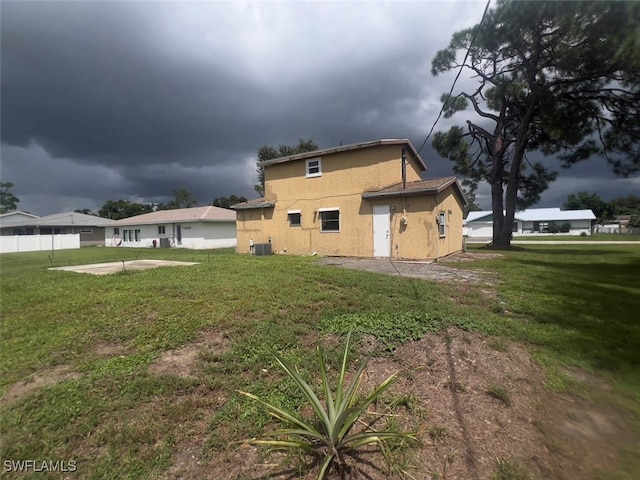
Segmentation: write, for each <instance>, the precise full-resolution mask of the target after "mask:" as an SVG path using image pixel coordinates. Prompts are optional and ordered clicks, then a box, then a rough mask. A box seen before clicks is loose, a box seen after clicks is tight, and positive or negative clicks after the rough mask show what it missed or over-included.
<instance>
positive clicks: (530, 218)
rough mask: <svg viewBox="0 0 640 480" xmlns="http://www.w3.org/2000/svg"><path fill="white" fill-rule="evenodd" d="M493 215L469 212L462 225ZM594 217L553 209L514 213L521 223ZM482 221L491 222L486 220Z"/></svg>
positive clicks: (582, 211)
mask: <svg viewBox="0 0 640 480" xmlns="http://www.w3.org/2000/svg"><path fill="white" fill-rule="evenodd" d="M491 215H493V212H492V211H491V210H483V211H478V212H469V215H467V218H465V219H464V223H469V222H475V221H478V220H482V219H485V218H486V217H490V216H491ZM595 218H596V216H595V215H594V213H593V212H592V211H591V210H560V209H559V208H557V207H554V208H529V209H526V210H520V211H518V212H516V214H515V219H516V220H520V221H521V222H545V221H546V222H554V221H555V222H559V221H567V220H595ZM484 221H487V222H488V221H492V220H491V219H486V220H484Z"/></svg>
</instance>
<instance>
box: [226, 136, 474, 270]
mask: <svg viewBox="0 0 640 480" xmlns="http://www.w3.org/2000/svg"><path fill="white" fill-rule="evenodd" d="M400 158H401V146H398V145H392V146H381V147H376V148H367V149H363V150H357V151H351V152H342V153H340V154H335V155H331V156H329V157H324V158H322V176H320V177H315V178H306V177H305V171H306V170H305V169H306V166H305V161H304V160H301V161H295V162H289V163H284V164H277V165H272V166H270V167H268V168H266V169H265V180H266V192H265V197H266V198H267V199H268V200H272V201H275V202H276V205H275V207H273V208H264V209H251V210H238V212H237V226H238V228H237V234H238V247H237V251H238V253H249V251H250V241H251V240H253V241H254V242H255V243H268V242H269V241H271V245H272V250H273V252H274V253H290V254H297V255H308V254H311V253H313V252H315V253H317V254H318V255H334V256H354V257H372V256H373V206H374V205H389V206H390V207H391V216H390V226H389V231H390V237H391V252H390V256H391V257H393V258H404V259H433V258H436V256H438V257H441V256H444V255H447V254H449V253H453V252H456V251H460V250H461V249H462V205H461V204H460V201H459V199H458V197H457V196H456V195H454V190H453V187H450V188H449V189H447V191H445V192H443V193H442V194H440V195H438V196H437V198H436V196H415V197H405V198H398V197H395V198H388V199H371V200H369V199H363V198H362V192H364V191H367V190H375V189H380V188H383V187H386V186H389V185H392V184H394V183H398V182H400V181H402V165H401V160H400ZM417 180H420V172H419V170H418V168H417V167H416V166H415V164H414V163H413V162H410V163H409V165H408V167H407V181H408V182H412V181H417ZM332 208H338V209H339V210H340V231H339V232H321V231H320V226H321V220H320V215H319V211H320V210H321V209H332ZM441 210H442V211H445V212H446V213H447V218H448V231H447V235H446V236H445V237H443V238H440V236H439V235H438V227H437V224H436V223H435V220H436V216H437V215H438V213H439V212H440V211H441ZM290 211H296V212H298V211H299V212H300V213H301V216H302V225H301V226H290V225H289V221H288V213H289V212H290ZM449 211H451V214H449V213H448V212H449ZM402 217H405V218H406V224H403V223H402V221H401V219H402Z"/></svg>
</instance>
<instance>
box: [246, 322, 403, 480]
mask: <svg viewBox="0 0 640 480" xmlns="http://www.w3.org/2000/svg"><path fill="white" fill-rule="evenodd" d="M350 339H351V332H349V334H348V335H347V340H346V344H345V349H344V355H343V357H342V368H341V369H340V372H339V378H338V381H337V385H336V388H335V392H334V394H332V392H331V388H330V387H329V381H328V378H327V368H326V362H325V359H324V355H323V353H322V348H321V346H320V345H318V350H317V351H318V365H319V367H320V375H321V381H322V388H323V394H324V397H325V405H326V408H325V405H323V404H322V402H321V401H320V399H319V398H318V397H317V396H316V394H315V393H314V392H313V389H312V388H311V387H310V386H309V384H308V383H307V382H306V381H305V380H304V379H303V378H302V377H301V376H300V374H299V373H298V372H297V371H296V369H295V368H294V367H293V366H292V365H291V364H290V363H288V362H287V361H286V360H284V359H283V358H282V357H280V356H278V355H275V358H276V361H277V362H278V363H279V364H280V366H281V367H282V368H283V369H284V371H285V372H286V373H287V375H289V377H291V378H292V379H293V381H294V382H295V384H296V386H297V387H298V388H299V389H300V390H301V392H302V394H303V395H304V397H305V399H306V400H307V401H308V402H309V405H310V406H311V408H312V410H313V413H314V416H315V422H314V423H310V422H307V421H305V420H304V419H302V418H301V417H300V416H299V415H298V414H297V413H296V412H294V411H287V410H285V409H283V408H280V407H278V406H276V405H273V404H271V403H268V402H266V401H264V400H262V399H260V398H258V397H257V396H256V395H254V394H252V393H248V392H242V391H240V392H239V393H240V394H242V395H244V396H246V397H248V398H250V399H252V400H254V401H256V402H258V403H260V404H261V405H262V406H263V407H264V408H265V409H266V410H267V411H268V412H269V414H270V415H272V416H273V417H275V418H277V419H279V420H280V421H281V422H283V423H284V424H285V425H286V427H285V428H281V429H278V430H274V431H272V432H267V433H265V434H263V435H262V436H261V437H259V438H252V439H249V440H245V441H244V443H248V444H254V445H267V446H270V447H274V448H276V449H285V450H287V449H294V450H300V449H301V450H303V451H308V452H311V453H313V454H315V455H316V456H318V458H319V459H320V462H321V463H320V468H319V470H318V477H317V478H318V479H323V478H325V476H326V474H327V473H328V472H329V470H330V469H331V467H332V466H335V468H336V470H337V471H338V473H340V475H343V474H344V473H345V471H346V469H347V462H346V461H345V456H346V455H347V454H349V453H352V452H354V451H355V450H357V449H358V448H359V447H362V446H364V445H371V444H378V445H379V446H380V447H382V443H383V442H384V441H385V440H389V439H393V438H396V439H405V440H409V439H410V440H415V438H416V436H415V434H413V433H408V432H396V431H388V430H386V431H380V432H375V431H363V432H360V433H355V434H352V433H351V431H352V430H353V427H354V426H355V425H356V423H357V421H358V419H359V418H360V417H361V415H362V414H364V413H365V412H366V411H367V408H368V407H369V405H371V404H372V403H373V402H375V401H376V400H377V399H378V398H379V397H380V395H381V394H382V393H383V392H384V391H385V390H387V389H388V388H389V387H390V386H391V385H392V384H393V383H394V382H395V381H396V380H397V379H398V373H395V374H393V375H391V376H390V377H389V378H387V379H386V380H385V381H384V382H382V383H381V384H380V385H378V387H376V388H375V389H374V390H373V391H372V392H371V393H370V394H369V395H368V396H366V397H364V398H360V397H359V396H358V389H359V387H360V384H361V382H362V377H363V374H364V370H365V368H366V366H367V363H368V361H369V358H367V359H366V360H365V361H363V362H362V364H361V365H360V368H358V370H357V372H356V374H355V377H354V380H353V382H352V383H351V385H350V386H349V387H347V388H345V387H346V385H345V375H346V373H347V365H348V361H349V344H350Z"/></svg>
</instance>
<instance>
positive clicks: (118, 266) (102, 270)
mask: <svg viewBox="0 0 640 480" xmlns="http://www.w3.org/2000/svg"><path fill="white" fill-rule="evenodd" d="M190 265H198V263H197V262H174V261H170V260H130V261H123V262H109V263H93V264H90V265H74V266H71V267H55V268H49V270H62V271H65V272H76V273H90V274H92V275H111V274H113V273H117V272H127V271H131V270H149V269H150V268H158V267H185V266H190Z"/></svg>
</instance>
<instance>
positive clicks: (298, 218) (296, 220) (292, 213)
mask: <svg viewBox="0 0 640 480" xmlns="http://www.w3.org/2000/svg"><path fill="white" fill-rule="evenodd" d="M287 217H288V219H289V226H290V227H301V226H302V213H301V212H300V210H289V211H288V212H287Z"/></svg>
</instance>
